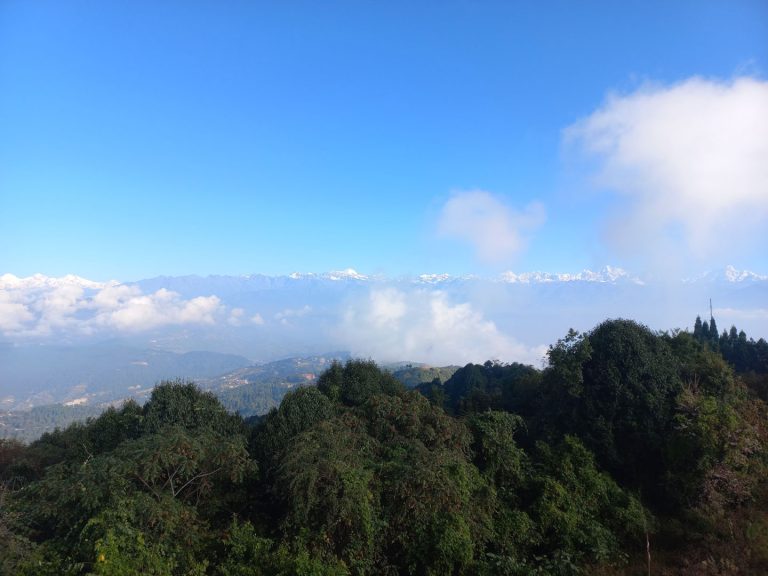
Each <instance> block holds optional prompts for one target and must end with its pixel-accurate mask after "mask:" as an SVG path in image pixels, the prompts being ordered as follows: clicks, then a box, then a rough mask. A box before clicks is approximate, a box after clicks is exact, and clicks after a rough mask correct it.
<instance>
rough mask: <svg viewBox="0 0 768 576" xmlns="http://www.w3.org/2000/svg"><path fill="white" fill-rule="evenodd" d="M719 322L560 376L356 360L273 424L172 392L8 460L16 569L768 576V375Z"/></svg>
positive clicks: (612, 333) (629, 340) (595, 337)
mask: <svg viewBox="0 0 768 576" xmlns="http://www.w3.org/2000/svg"><path fill="white" fill-rule="evenodd" d="M712 325H713V322H709V323H707V332H706V338H704V337H703V336H702V335H703V334H704V331H703V326H699V327H698V328H697V332H696V333H695V334H689V333H686V332H675V333H672V334H668V333H662V334H657V333H653V332H651V331H649V330H648V329H647V328H646V327H644V326H641V325H639V324H636V323H634V322H631V321H627V320H611V321H606V322H604V323H602V324H600V325H599V326H597V327H596V328H595V329H594V330H592V331H591V332H589V333H587V334H577V333H575V332H573V331H572V332H570V333H569V334H568V335H566V336H565V337H564V338H563V339H562V340H560V341H558V342H557V343H556V344H555V345H553V346H551V347H550V350H549V364H548V366H547V367H546V368H545V369H543V370H537V369H534V368H532V367H530V366H523V365H520V364H508V365H507V364H501V363H498V362H486V363H485V364H484V365H474V364H469V365H467V366H465V367H464V368H461V369H459V370H457V371H456V372H455V374H453V376H452V377H451V378H450V379H448V380H447V381H445V382H442V381H441V379H440V378H435V379H433V380H432V381H430V382H422V383H421V384H420V385H419V386H418V387H417V389H416V390H408V389H407V388H406V387H405V386H404V385H403V384H402V383H401V382H400V381H399V380H398V379H396V378H395V377H393V375H392V374H390V373H389V372H387V371H383V370H381V369H380V368H379V367H378V366H377V365H376V364H374V363H373V362H371V361H363V360H350V361H347V362H346V363H344V364H341V363H338V362H335V363H333V364H332V365H331V366H330V368H329V369H328V370H326V371H325V372H324V373H323V374H322V375H321V376H320V378H319V379H318V383H317V386H316V387H311V386H308V387H300V388H297V389H294V390H292V391H291V392H289V393H288V394H286V395H285V397H284V398H283V400H282V402H281V403H280V404H279V406H277V407H275V408H273V409H272V410H271V411H270V412H269V413H268V414H267V415H266V416H265V417H263V418H261V419H259V420H258V421H255V422H253V423H251V424H247V423H246V421H244V420H243V419H242V418H241V417H240V416H239V415H233V414H232V413H230V412H228V411H227V410H225V409H224V407H223V406H222V404H221V403H220V402H219V401H218V400H217V399H216V398H215V397H214V396H213V395H211V394H210V393H204V392H202V391H200V390H199V389H198V388H196V387H195V386H194V385H192V384H190V383H185V382H170V383H164V384H162V385H160V386H158V387H157V388H156V389H155V390H154V392H153V394H152V397H151V398H150V400H149V401H148V402H147V403H146V404H145V405H144V406H139V405H137V404H135V403H133V402H128V403H126V404H125V405H123V406H122V407H121V408H120V409H114V408H113V409H109V410H108V411H106V412H105V413H103V414H102V415H101V416H99V417H98V418H95V419H91V420H88V421H87V422H86V423H82V424H72V425H70V426H69V427H67V428H65V429H63V430H56V431H55V432H52V433H47V434H45V435H43V436H42V437H41V438H40V439H39V440H37V441H35V442H33V443H31V444H29V445H24V444H22V443H20V442H18V441H15V440H2V441H0V480H2V489H0V539H1V540H0V541H2V542H3V546H2V547H0V573H2V574H19V575H25V574H28V575H33V574H34V575H45V574H56V575H59V574H64V575H67V574H69V575H80V574H103V575H128V574H156V575H204V574H207V575H219V576H256V575H289V574H299V575H301V574H305V575H310V574H311V575H326V574H327V575H344V574H355V575H366V574H392V575H395V574H414V575H416V574H418V575H422V574H423V575H429V574H435V575H437V574H440V575H442V574H481V575H482V574H488V575H490V574H502V575H504V574H508V575H528V574H531V575H534V574H535V575H553V576H554V575H569V574H633V573H637V572H641V573H646V571H647V570H648V569H651V568H652V569H653V573H663V571H664V570H668V571H671V572H673V573H688V574H728V573H733V574H736V573H760V572H764V571H765V570H766V569H768V498H767V497H766V494H768V490H766V487H767V486H766V484H765V482H764V480H763V478H764V477H765V463H766V462H765V457H766V450H765V447H766V438H765V432H764V428H765V422H766V409H765V405H764V404H763V403H762V401H761V400H760V399H759V397H758V396H759V393H760V391H761V389H760V386H759V383H760V382H761V380H760V378H763V377H764V376H765V371H763V372H761V371H760V370H762V368H761V367H760V365H759V363H758V364H750V365H749V370H748V371H747V373H746V374H744V375H741V374H740V372H741V368H740V367H739V365H738V364H737V363H736V362H735V361H734V360H733V359H732V357H730V356H728V354H730V353H731V352H728V353H726V352H725V349H726V343H727V342H729V341H730V335H729V334H726V335H725V336H724V337H723V338H725V340H724V339H723V338H721V337H718V338H717V339H716V340H715V339H714V338H713V337H711V335H710V326H712ZM734 330H735V329H734ZM715 334H716V332H715ZM739 341H741V342H744V341H746V342H747V345H748V346H752V347H753V348H754V350H755V352H754V353H755V354H756V355H757V356H756V357H758V358H759V357H760V356H759V354H760V350H762V348H761V346H762V345H761V344H759V343H753V344H750V342H751V341H748V340H746V339H745V338H740V336H739V334H738V332H736V342H737V343H738V342H739ZM736 349H738V346H736V347H732V348H730V349H728V350H736ZM745 349H746V348H745ZM733 353H734V354H735V353H736V352H733ZM746 354H747V356H745V357H750V358H751V356H749V354H752V353H751V352H750V353H746ZM729 362H730V363H731V364H732V365H733V366H735V367H736V370H737V372H734V368H733V366H732V365H729ZM755 383H757V384H758V385H755ZM648 550H652V552H653V565H652V566H650V567H649V565H648V562H649V560H650V557H649V556H648ZM656 567H658V570H660V571H659V572H656V569H657V568H656Z"/></svg>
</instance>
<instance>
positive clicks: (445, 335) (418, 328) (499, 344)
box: [342, 287, 546, 365]
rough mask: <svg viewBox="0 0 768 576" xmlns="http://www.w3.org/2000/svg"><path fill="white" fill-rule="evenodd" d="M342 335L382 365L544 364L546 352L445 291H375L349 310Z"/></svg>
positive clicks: (352, 346) (356, 349)
mask: <svg viewBox="0 0 768 576" xmlns="http://www.w3.org/2000/svg"><path fill="white" fill-rule="evenodd" d="M342 334H343V338H344V339H345V345H346V346H347V347H348V348H349V349H350V350H351V351H352V352H353V354H355V355H359V356H364V357H370V358H374V359H375V360H377V361H380V362H389V361H402V360H413V361H417V362H426V363H429V364H434V365H447V364H461V365H463V364H466V363H468V362H484V361H486V360H488V359H491V358H495V359H499V360H502V361H506V362H512V361H517V362H524V363H531V364H535V365H539V364H540V362H541V359H542V358H543V357H544V354H545V353H546V347H543V346H542V347H533V348H531V347H527V346H525V345H523V344H521V343H519V342H517V341H515V340H514V339H512V338H510V337H508V336H506V335H505V334H503V333H502V332H500V331H499V329H498V328H497V327H496V325H495V324H494V323H493V322H492V321H490V320H488V319H486V318H484V316H483V314H482V313H481V312H479V311H478V310H476V309H475V308H474V307H473V306H472V304H470V303H467V302H463V303H458V304H457V303H453V302H451V300H450V298H449V297H448V295H447V294H446V293H445V292H443V291H440V290H426V289H420V290H419V289H417V290H412V291H405V290H401V289H399V288H394V287H387V288H376V289H372V290H371V291H370V293H369V294H368V297H367V298H366V299H361V300H358V301H356V302H354V303H353V304H351V305H350V306H349V307H348V308H347V310H346V312H345V314H344V319H343V323H342Z"/></svg>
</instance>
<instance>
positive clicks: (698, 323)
mask: <svg viewBox="0 0 768 576" xmlns="http://www.w3.org/2000/svg"><path fill="white" fill-rule="evenodd" d="M701 333H702V327H701V316H696V322H695V323H694V325H693V337H694V338H696V340H701Z"/></svg>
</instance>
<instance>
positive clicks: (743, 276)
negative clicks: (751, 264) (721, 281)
mask: <svg viewBox="0 0 768 576" xmlns="http://www.w3.org/2000/svg"><path fill="white" fill-rule="evenodd" d="M723 275H724V276H725V278H726V280H728V282H749V281H760V280H768V276H762V275H760V274H755V273H754V272H750V271H749V270H737V269H736V268H734V267H733V266H726V267H725V272H723Z"/></svg>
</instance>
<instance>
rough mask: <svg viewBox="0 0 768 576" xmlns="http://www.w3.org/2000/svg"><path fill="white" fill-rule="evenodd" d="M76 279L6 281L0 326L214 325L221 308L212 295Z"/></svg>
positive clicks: (46, 329) (49, 330)
mask: <svg viewBox="0 0 768 576" xmlns="http://www.w3.org/2000/svg"><path fill="white" fill-rule="evenodd" d="M72 278H75V277H72ZM75 279H76V280H78V281H77V282H75V281H72V280H71V278H70V277H64V278H61V279H56V278H50V279H49V278H45V277H41V276H40V277H30V278H26V279H23V278H22V279H16V280H17V281H16V282H13V283H11V282H6V283H5V284H4V285H3V287H2V289H0V330H2V331H3V332H4V333H5V334H16V335H20V336H33V337H34V336H46V335H51V334H54V333H59V332H61V331H68V332H71V333H80V334H89V333H92V332H94V331H95V330H98V329H110V328H116V329H118V330H127V331H141V330H147V329H151V328H157V327H160V326H167V325H186V324H213V323H214V322H216V320H217V318H218V317H219V315H221V314H223V313H224V310H225V309H224V306H223V305H222V304H221V302H220V300H219V298H218V297H216V296H202V297H198V298H192V299H189V300H185V299H184V298H182V297H181V296H180V295H179V294H177V293H175V292H171V291H169V290H165V289H161V290H158V291H157V292H154V293H152V294H143V293H142V291H141V290H140V289H139V288H138V287H137V286H125V285H118V284H114V283H110V284H96V283H91V284H88V285H86V284H84V282H83V281H82V279H77V278H75Z"/></svg>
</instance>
